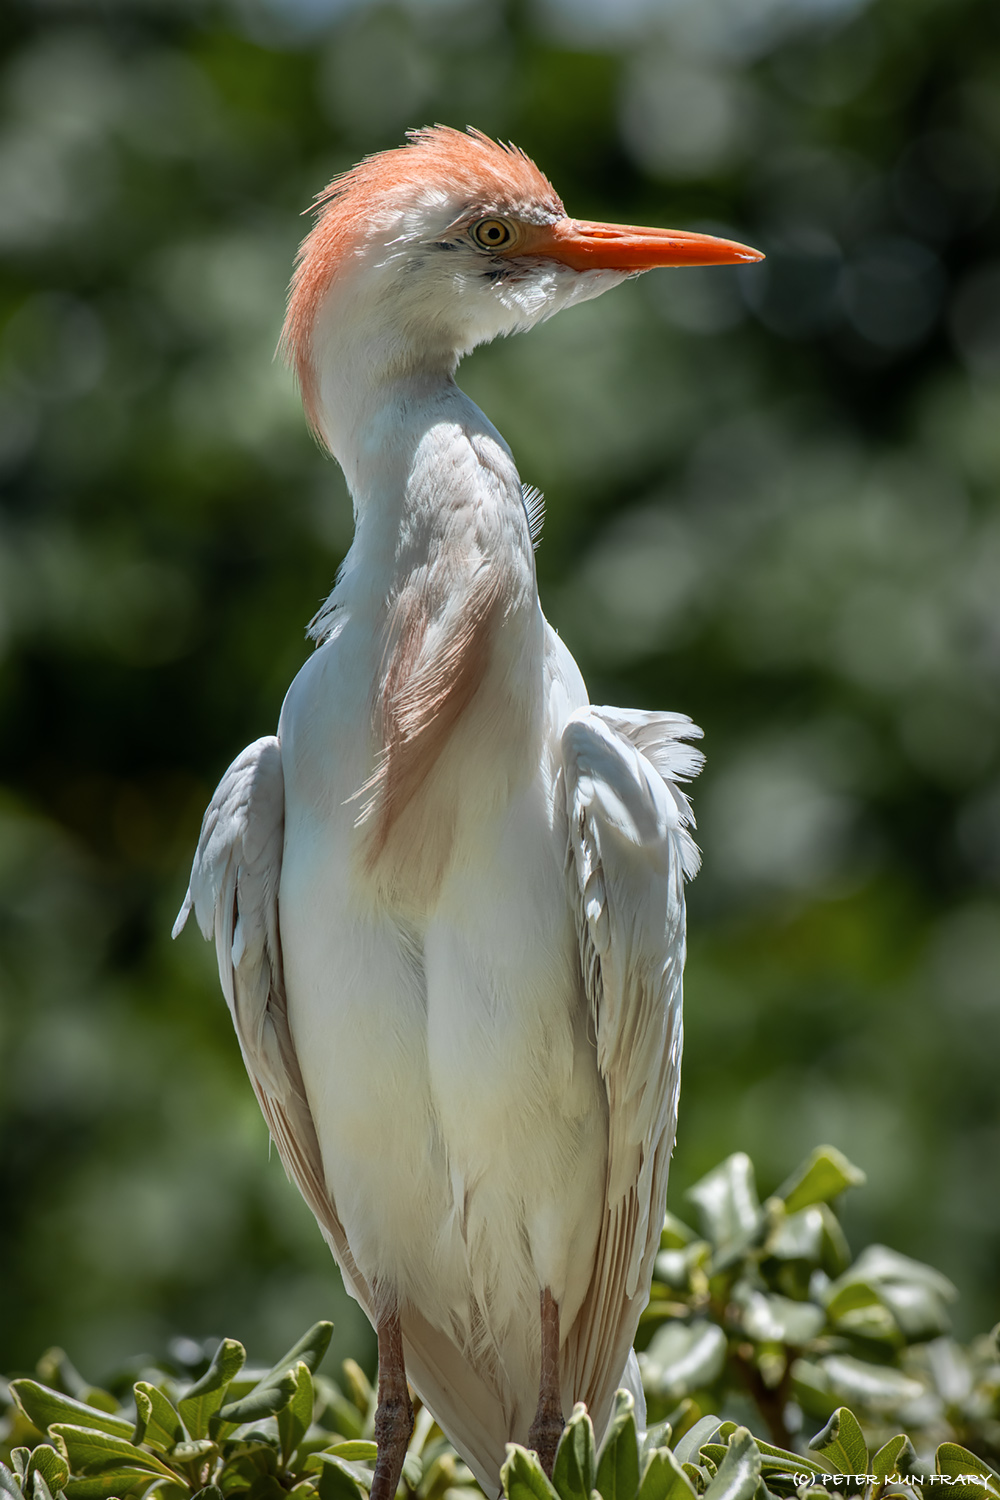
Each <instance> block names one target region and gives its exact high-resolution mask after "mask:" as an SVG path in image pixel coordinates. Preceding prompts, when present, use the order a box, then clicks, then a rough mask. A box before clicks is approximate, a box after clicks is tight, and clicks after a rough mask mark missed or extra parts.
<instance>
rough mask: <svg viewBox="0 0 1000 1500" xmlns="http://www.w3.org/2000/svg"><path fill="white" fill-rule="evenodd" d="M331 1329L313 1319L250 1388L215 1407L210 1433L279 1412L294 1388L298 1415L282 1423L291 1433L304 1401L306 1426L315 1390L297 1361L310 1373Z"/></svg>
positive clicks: (346, 1369)
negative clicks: (303, 1331) (304, 1382)
mask: <svg viewBox="0 0 1000 1500" xmlns="http://www.w3.org/2000/svg"><path fill="white" fill-rule="evenodd" d="M332 1333H333V1324H332V1323H328V1322H320V1323H314V1324H313V1326H312V1328H310V1329H309V1331H308V1333H306V1334H303V1336H302V1338H300V1339H299V1341H298V1343H297V1344H293V1345H292V1347H291V1349H289V1351H288V1353H287V1354H284V1355H282V1357H281V1359H279V1360H278V1362H277V1363H276V1364H274V1365H272V1366H271V1368H270V1370H268V1371H267V1372H266V1373H265V1374H264V1375H262V1376H261V1378H260V1380H258V1382H257V1384H256V1385H255V1386H254V1387H253V1389H252V1390H251V1391H249V1392H247V1394H246V1395H244V1396H241V1397H240V1399H239V1400H238V1401H231V1402H229V1403H228V1404H227V1405H226V1406H224V1407H222V1408H221V1409H220V1410H219V1412H218V1415H217V1416H216V1417H215V1419H214V1421H213V1423H212V1433H213V1436H216V1437H219V1436H223V1435H224V1429H226V1428H229V1429H230V1430H231V1429H232V1428H233V1427H239V1426H242V1425H243V1424H244V1423H246V1422H259V1421H261V1420H262V1419H263V1418H265V1417H273V1416H276V1415H277V1414H278V1413H279V1412H282V1411H284V1409H285V1407H287V1406H288V1404H289V1402H292V1403H293V1404H294V1401H295V1399H296V1393H297V1392H298V1402H299V1405H298V1407H297V1411H298V1417H297V1418H295V1419H290V1420H289V1422H288V1424H286V1425H287V1431H288V1433H289V1434H292V1433H293V1431H294V1429H295V1425H296V1422H297V1421H299V1420H301V1416H302V1413H303V1412H304V1410H305V1406H306V1403H307V1402H308V1404H309V1422H307V1423H306V1428H305V1429H304V1431H305V1430H308V1427H309V1423H311V1421H312V1412H313V1407H314V1404H315V1391H314V1388H313V1386H312V1383H311V1382H310V1384H309V1386H308V1394H307V1391H306V1387H305V1386H304V1385H303V1384H302V1382H301V1378H300V1376H299V1375H298V1373H297V1371H298V1368H299V1366H300V1365H304V1366H305V1367H306V1372H307V1374H309V1375H311V1374H312V1372H313V1370H315V1368H316V1366H317V1365H318V1364H319V1362H320V1360H321V1359H322V1358H323V1355H324V1354H325V1353H326V1350H327V1346H328V1345H329V1343H330V1337H331V1335H332ZM352 1363H353V1362H352V1361H348V1360H345V1361H344V1370H345V1374H348V1373H353V1372H348V1368H347V1367H348V1364H352ZM362 1378H363V1379H364V1380H365V1385H366V1386H368V1382H367V1379H366V1378H365V1377H364V1376H363V1374H362ZM368 1389H369V1390H370V1389H371V1387H370V1386H368ZM279 1425H280V1424H279ZM285 1440H286V1439H285V1434H283V1435H282V1451H283V1452H286V1449H285ZM300 1441H301V1438H295V1439H294V1441H293V1443H292V1447H293V1448H294V1447H295V1445H296V1443H298V1442H300ZM290 1451H291V1449H288V1450H287V1452H290ZM287 1452H286V1456H287Z"/></svg>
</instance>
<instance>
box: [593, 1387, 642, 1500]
mask: <svg viewBox="0 0 1000 1500" xmlns="http://www.w3.org/2000/svg"><path fill="white" fill-rule="evenodd" d="M596 1487H597V1490H598V1493H599V1494H600V1495H601V1496H602V1497H603V1500H635V1496H636V1492H637V1490H638V1488H639V1448H638V1438H637V1433H636V1426H635V1402H634V1400H633V1399H632V1393H631V1391H624V1390H622V1391H618V1392H617V1394H616V1396H615V1410H614V1415H613V1416H612V1418H611V1421H610V1423H609V1424H608V1430H607V1433H606V1435H605V1438H604V1443H603V1444H602V1447H601V1452H600V1456H599V1458H598V1461H597V1480H596Z"/></svg>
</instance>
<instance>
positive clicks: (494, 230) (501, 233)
mask: <svg viewBox="0 0 1000 1500" xmlns="http://www.w3.org/2000/svg"><path fill="white" fill-rule="evenodd" d="M505 236H506V231H505V230H504V227H503V225H502V224H489V225H487V228H486V238H487V239H488V240H490V241H491V242H492V244H494V245H495V244H496V243H497V242H498V241H499V240H502V239H504V238H505Z"/></svg>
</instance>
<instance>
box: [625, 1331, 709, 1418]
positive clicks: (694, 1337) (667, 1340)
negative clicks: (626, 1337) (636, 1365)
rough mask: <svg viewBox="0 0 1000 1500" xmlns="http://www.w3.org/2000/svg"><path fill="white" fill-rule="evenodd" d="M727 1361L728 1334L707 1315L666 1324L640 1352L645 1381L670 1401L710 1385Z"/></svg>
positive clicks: (653, 1390)
mask: <svg viewBox="0 0 1000 1500" xmlns="http://www.w3.org/2000/svg"><path fill="white" fill-rule="evenodd" d="M725 1363H726V1335H725V1334H724V1333H723V1331H722V1329H721V1328H720V1327H719V1326H718V1324H717V1323H710V1322H708V1320H707V1319H705V1318H696V1319H695V1320H694V1321H693V1322H691V1323H681V1322H679V1321H673V1322H670V1323H665V1324H664V1325H663V1327H662V1328H659V1329H657V1331H656V1333H655V1334H654V1335H653V1338H652V1339H651V1341H650V1344H649V1347H648V1348H647V1349H646V1350H645V1352H644V1353H643V1354H642V1355H640V1367H641V1369H642V1376H643V1383H644V1384H645V1385H646V1386H647V1388H648V1389H649V1390H651V1391H652V1392H654V1393H655V1394H656V1395H658V1396H662V1397H664V1398H665V1399H666V1400H668V1401H678V1400H680V1398H681V1397H682V1396H686V1395H688V1394H689V1393H690V1392H691V1391H696V1390H701V1389H703V1388H704V1387H706V1386H710V1385H711V1384H712V1383H713V1382H714V1381H715V1380H717V1379H718V1377H719V1376H720V1375H721V1374H722V1371H723V1369H724V1367H725Z"/></svg>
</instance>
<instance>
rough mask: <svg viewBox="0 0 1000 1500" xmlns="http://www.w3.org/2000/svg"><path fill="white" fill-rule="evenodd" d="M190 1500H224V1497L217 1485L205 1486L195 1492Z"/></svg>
mask: <svg viewBox="0 0 1000 1500" xmlns="http://www.w3.org/2000/svg"><path fill="white" fill-rule="evenodd" d="M191 1500H225V1496H224V1495H223V1493H222V1491H221V1490H220V1489H219V1486H218V1485H217V1484H206V1485H204V1486H203V1488H202V1489H200V1490H195V1492H194V1495H193V1496H192V1497H191Z"/></svg>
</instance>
